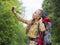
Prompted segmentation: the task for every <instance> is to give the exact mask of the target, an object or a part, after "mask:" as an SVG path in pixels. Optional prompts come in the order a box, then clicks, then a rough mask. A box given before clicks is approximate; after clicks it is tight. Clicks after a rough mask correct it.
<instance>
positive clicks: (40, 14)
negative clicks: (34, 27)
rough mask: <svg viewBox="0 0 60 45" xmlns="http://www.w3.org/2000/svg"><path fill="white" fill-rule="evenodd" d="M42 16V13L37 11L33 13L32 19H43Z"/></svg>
mask: <svg viewBox="0 0 60 45" xmlns="http://www.w3.org/2000/svg"><path fill="white" fill-rule="evenodd" d="M41 16H42V11H40V10H36V11H35V12H34V13H33V16H32V18H33V19H39V18H41Z"/></svg>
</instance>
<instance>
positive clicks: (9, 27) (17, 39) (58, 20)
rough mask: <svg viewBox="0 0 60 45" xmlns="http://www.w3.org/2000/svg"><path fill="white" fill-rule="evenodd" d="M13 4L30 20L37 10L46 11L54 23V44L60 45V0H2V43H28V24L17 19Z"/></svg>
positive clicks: (52, 31) (0, 31) (0, 40)
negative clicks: (12, 9) (26, 30)
mask: <svg viewBox="0 0 60 45" xmlns="http://www.w3.org/2000/svg"><path fill="white" fill-rule="evenodd" d="M12 6H16V11H17V12H18V13H19V14H21V16H22V17H23V18H25V19H28V20H30V19H31V17H32V14H33V12H34V11H35V10H37V9H43V10H44V11H46V12H47V14H48V16H49V17H50V18H51V23H52V28H51V40H52V45H60V0H0V45H26V40H27V36H26V34H25V29H26V24H23V23H22V22H20V21H18V20H17V18H16V17H15V16H14V14H13V13H12V11H11V7H12Z"/></svg>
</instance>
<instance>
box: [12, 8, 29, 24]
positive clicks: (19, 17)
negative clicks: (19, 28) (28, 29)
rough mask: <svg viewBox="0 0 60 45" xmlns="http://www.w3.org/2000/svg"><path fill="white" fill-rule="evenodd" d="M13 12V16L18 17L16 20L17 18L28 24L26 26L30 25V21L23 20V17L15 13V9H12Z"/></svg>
mask: <svg viewBox="0 0 60 45" xmlns="http://www.w3.org/2000/svg"><path fill="white" fill-rule="evenodd" d="M11 10H12V12H13V14H14V15H15V16H16V18H17V19H18V20H19V21H21V22H23V23H26V24H29V21H28V20H26V19H24V18H22V17H21V16H20V15H19V14H18V13H17V12H16V11H15V7H12V9H11Z"/></svg>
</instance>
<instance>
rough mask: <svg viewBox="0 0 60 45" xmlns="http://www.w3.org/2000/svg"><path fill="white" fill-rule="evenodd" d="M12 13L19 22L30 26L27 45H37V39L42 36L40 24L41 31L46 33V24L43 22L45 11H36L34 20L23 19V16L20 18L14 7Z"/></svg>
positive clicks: (33, 16) (27, 30) (27, 31)
mask: <svg viewBox="0 0 60 45" xmlns="http://www.w3.org/2000/svg"><path fill="white" fill-rule="evenodd" d="M12 12H13V14H14V15H15V16H16V18H17V19H18V20H19V21H21V22H23V23H25V24H27V25H28V27H27V29H26V34H27V36H28V41H27V45H35V44H36V41H35V39H36V38H37V37H40V35H39V34H38V23H39V24H40V27H39V28H40V31H41V32H42V33H43V32H44V31H45V26H44V23H43V22H42V15H43V10H39V9H38V10H36V11H35V12H34V13H33V15H32V20H26V19H23V18H22V17H21V16H19V14H17V13H16V11H15V8H14V7H12ZM41 45H42V44H41Z"/></svg>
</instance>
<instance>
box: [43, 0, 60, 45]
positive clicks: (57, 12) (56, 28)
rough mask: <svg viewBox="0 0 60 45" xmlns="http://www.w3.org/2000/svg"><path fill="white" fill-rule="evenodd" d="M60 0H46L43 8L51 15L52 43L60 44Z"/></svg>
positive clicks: (54, 44)
mask: <svg viewBox="0 0 60 45" xmlns="http://www.w3.org/2000/svg"><path fill="white" fill-rule="evenodd" d="M59 4H60V0H44V3H43V9H44V10H45V11H46V12H47V13H48V16H50V17H51V22H52V30H51V33H52V38H51V39H52V45H60V39H59V38H60V9H59V8H60V5H59Z"/></svg>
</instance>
